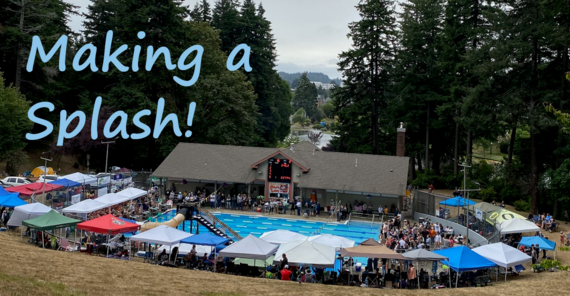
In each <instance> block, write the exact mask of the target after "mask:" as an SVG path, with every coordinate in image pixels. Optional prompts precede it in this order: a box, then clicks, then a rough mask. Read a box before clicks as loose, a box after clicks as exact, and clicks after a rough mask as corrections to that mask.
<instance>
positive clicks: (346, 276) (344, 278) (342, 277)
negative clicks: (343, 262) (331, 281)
mask: <svg viewBox="0 0 570 296" xmlns="http://www.w3.org/2000/svg"><path fill="white" fill-rule="evenodd" d="M338 271H339V276H338V278H337V282H340V283H341V284H342V285H346V286H348V283H349V281H350V271H348V270H340V269H339V270H338Z"/></svg>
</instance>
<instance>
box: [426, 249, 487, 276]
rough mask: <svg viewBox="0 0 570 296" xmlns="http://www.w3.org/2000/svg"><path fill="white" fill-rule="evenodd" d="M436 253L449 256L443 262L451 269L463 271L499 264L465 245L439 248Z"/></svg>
mask: <svg viewBox="0 0 570 296" xmlns="http://www.w3.org/2000/svg"><path fill="white" fill-rule="evenodd" d="M434 253H436V254H439V255H441V256H444V257H447V258H449V259H448V260H443V261H441V263H443V264H445V265H447V266H449V267H450V268H451V269H453V270H455V271H457V272H462V271H468V270H477V269H487V268H491V267H495V266H497V264H495V263H493V262H491V261H490V260H488V259H487V258H485V257H483V256H481V255H479V254H477V253H475V252H473V251H472V250H471V249H469V248H467V247H465V246H458V247H453V248H448V249H444V250H437V251H434Z"/></svg>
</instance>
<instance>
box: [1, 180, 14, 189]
mask: <svg viewBox="0 0 570 296" xmlns="http://www.w3.org/2000/svg"><path fill="white" fill-rule="evenodd" d="M0 187H2V188H9V187H12V185H10V184H8V183H5V182H4V181H2V180H0Z"/></svg>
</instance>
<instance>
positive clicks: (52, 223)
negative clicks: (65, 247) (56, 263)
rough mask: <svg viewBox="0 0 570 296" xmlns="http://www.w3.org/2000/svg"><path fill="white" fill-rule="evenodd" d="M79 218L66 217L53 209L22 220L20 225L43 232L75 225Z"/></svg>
mask: <svg viewBox="0 0 570 296" xmlns="http://www.w3.org/2000/svg"><path fill="white" fill-rule="evenodd" d="M79 222H81V220H76V219H72V218H69V217H66V216H64V215H62V214H60V213H58V212H56V211H54V210H51V211H49V212H47V213H45V214H44V215H42V216H39V217H37V218H34V219H30V220H24V221H22V226H27V227H30V228H33V229H36V230H40V231H42V235H43V232H44V231H46V230H53V229H58V228H64V227H75V226H76V225H77V224H78V223H79ZM42 243H43V246H44V247H45V242H44V240H43V239H42Z"/></svg>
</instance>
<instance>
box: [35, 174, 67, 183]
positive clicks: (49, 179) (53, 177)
mask: <svg viewBox="0 0 570 296" xmlns="http://www.w3.org/2000/svg"><path fill="white" fill-rule="evenodd" d="M59 178H61V177H60V176H58V175H41V176H40V177H39V178H38V180H37V181H36V182H38V183H43V182H44V179H45V181H46V183H49V182H52V181H55V180H57V179H59Z"/></svg>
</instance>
